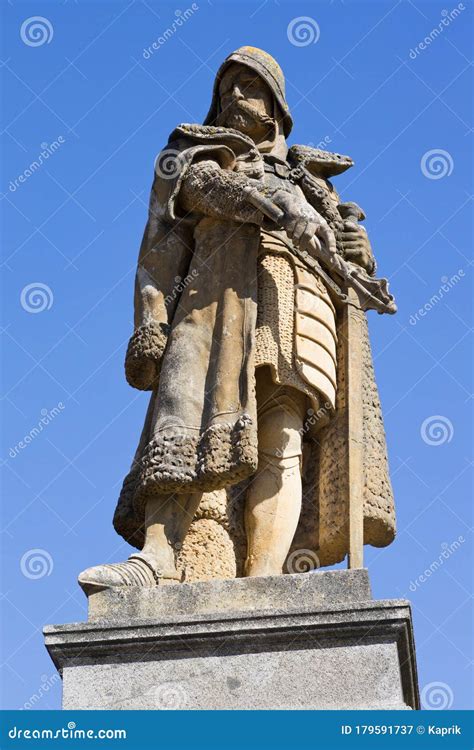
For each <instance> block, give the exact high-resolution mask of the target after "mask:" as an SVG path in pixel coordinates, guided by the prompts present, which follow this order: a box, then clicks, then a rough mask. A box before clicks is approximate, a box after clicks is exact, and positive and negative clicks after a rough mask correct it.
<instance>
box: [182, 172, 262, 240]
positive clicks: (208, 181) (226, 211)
mask: <svg viewBox="0 0 474 750" xmlns="http://www.w3.org/2000/svg"><path fill="white" fill-rule="evenodd" d="M248 185H249V180H248V178H247V177H244V176H243V175H241V174H238V173H236V172H231V171H229V170H225V169H221V167H219V166H218V164H216V162H214V161H211V160H206V161H201V162H197V163H195V164H192V165H191V166H190V167H189V169H188V171H187V173H186V177H185V179H184V180H183V184H182V186H181V191H180V204H181V206H182V208H183V209H184V210H185V211H189V212H196V211H198V212H200V213H202V214H204V215H205V216H213V217H215V218H216V219H228V220H230V221H241V222H248V223H251V224H257V225H258V226H261V225H262V224H263V220H264V217H263V214H262V213H261V212H260V211H258V210H257V209H256V208H254V206H252V205H250V203H248V201H247V199H246V197H245V194H244V193H243V188H244V187H247V186H248Z"/></svg>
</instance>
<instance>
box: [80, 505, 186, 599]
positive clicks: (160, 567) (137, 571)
mask: <svg viewBox="0 0 474 750" xmlns="http://www.w3.org/2000/svg"><path fill="white" fill-rule="evenodd" d="M200 500H201V493H189V494H188V495H166V496H156V497H154V498H150V499H149V500H148V501H147V503H146V507H145V544H144V546H143V549H142V551H141V552H136V553H135V554H133V555H131V556H130V557H129V559H128V560H127V561H126V562H123V563H106V564H104V565H96V566H95V567H93V568H87V570H84V571H83V572H82V573H81V574H80V575H79V585H80V586H81V587H82V588H83V589H84V591H85V592H86V594H87V595H90V594H93V593H95V592H96V591H101V590H102V589H107V588H115V587H123V586H141V587H150V586H156V584H160V583H172V582H174V581H179V580H180V578H179V575H178V572H177V570H176V565H175V549H176V545H177V544H181V543H182V541H183V540H184V537H185V536H186V533H187V531H188V529H189V526H190V525H191V521H192V520H193V516H194V513H195V512H196V510H197V507H198V505H199V502H200Z"/></svg>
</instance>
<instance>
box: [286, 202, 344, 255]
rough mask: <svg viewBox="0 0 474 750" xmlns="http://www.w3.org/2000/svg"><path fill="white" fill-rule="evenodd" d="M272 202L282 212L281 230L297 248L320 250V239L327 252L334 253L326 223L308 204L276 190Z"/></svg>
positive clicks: (334, 243) (330, 233) (332, 238)
mask: <svg viewBox="0 0 474 750" xmlns="http://www.w3.org/2000/svg"><path fill="white" fill-rule="evenodd" d="M272 201H273V203H276V205H277V206H278V207H279V208H281V210H282V211H283V219H282V226H283V229H284V230H285V232H286V233H287V235H288V237H289V238H290V239H291V240H292V242H294V244H295V245H296V246H297V247H300V248H301V249H302V250H309V251H310V250H311V249H313V250H314V249H316V250H320V248H321V243H320V240H321V239H322V240H323V241H324V243H325V245H326V247H327V248H328V249H329V250H332V251H334V252H335V251H336V241H335V238H334V234H333V232H332V231H331V229H330V227H329V225H328V223H327V222H326V220H325V219H324V217H323V216H321V214H319V213H318V212H317V211H316V210H315V209H314V208H313V207H312V206H311V205H310V204H309V203H307V202H306V201H305V200H302V199H300V198H298V196H296V195H293V194H292V193H288V192H286V191H285V190H277V191H276V193H274V195H273V196H272ZM311 240H312V241H313V243H311ZM310 243H311V244H313V248H311V245H310ZM314 245H316V248H314Z"/></svg>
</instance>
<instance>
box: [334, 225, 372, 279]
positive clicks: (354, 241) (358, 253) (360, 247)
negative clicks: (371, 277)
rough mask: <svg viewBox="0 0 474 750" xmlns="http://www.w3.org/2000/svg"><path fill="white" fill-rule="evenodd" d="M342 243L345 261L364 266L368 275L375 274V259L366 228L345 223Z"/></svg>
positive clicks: (341, 236) (341, 238)
mask: <svg viewBox="0 0 474 750" xmlns="http://www.w3.org/2000/svg"><path fill="white" fill-rule="evenodd" d="M340 242H341V244H342V248H343V250H344V258H345V260H348V261H350V262H351V263H356V264H357V265H358V266H362V268H365V270H366V271H367V272H368V273H373V272H374V270H375V258H374V254H373V252H372V246H371V244H370V240H369V238H368V236H367V232H366V231H365V229H364V227H362V226H360V224H355V223H354V222H352V221H345V222H344V230H343V232H342V234H341V235H340Z"/></svg>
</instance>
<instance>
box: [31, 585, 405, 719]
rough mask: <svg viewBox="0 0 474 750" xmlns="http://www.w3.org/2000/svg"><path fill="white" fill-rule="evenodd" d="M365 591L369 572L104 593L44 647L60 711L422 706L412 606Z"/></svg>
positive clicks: (52, 632)
mask: <svg viewBox="0 0 474 750" xmlns="http://www.w3.org/2000/svg"><path fill="white" fill-rule="evenodd" d="M337 582H339V583H340V587H339V589H338V586H337V585H336V584H337ZM285 587H286V590H285ZM172 589H174V591H172ZM150 594H151V595H150ZM140 597H144V600H143V601H141V602H140V601H139V598H140ZM341 597H344V599H345V602H344V603H342V602H341ZM369 597H370V591H369V587H368V579H367V575H366V572H365V571H332V572H327V573H323V574H321V573H316V574H300V575H286V576H281V577H271V578H261V579H257V578H255V579H241V580H234V581H223V582H221V584H220V586H216V583H215V582H212V583H211V582H209V583H196V584H183V585H181V586H174V587H163V588H161V589H160V588H159V587H158V589H156V590H154V591H153V592H152V593H151V592H145V591H143V590H141V591H134V592H131V593H130V594H127V593H124V594H123V598H122V599H121V600H120V602H119V601H118V599H114V595H112V594H110V593H108V594H107V595H106V596H105V597H104V598H103V600H102V601H101V602H99V601H95V602H91V615H92V618H96V617H98V616H99V615H100V614H101V615H102V616H103V615H106V616H107V617H108V619H107V620H105V619H90V620H89V622H87V623H76V624H68V625H56V626H47V627H46V628H45V637H46V646H47V648H48V650H49V652H50V654H51V657H52V658H53V661H54V662H55V664H56V666H57V667H58V669H60V670H61V672H62V676H63V682H64V694H63V707H64V708H67V709H88V708H92V709H101V708H105V709H117V708H118V709H168V708H171V709H172V708H175V709H268V708H270V709H278V708H280V709H298V708H305V709H342V708H348V709H351V708H352V709H363V708H367V709H368V708H379V709H387V708H398V709H406V708H417V707H418V694H417V680H416V664H415V654H414V645H413V634H412V626H411V613H410V607H409V604H408V602H406V601H398V600H393V601H392V600H387V601H373V600H370V598H369ZM127 598H128V601H127ZM119 605H120V606H119ZM172 607H173V609H172ZM123 610H125V611H128V615H127V616H126V618H125V621H124V619H123V612H122V611H123ZM153 613H154V616H152V615H153Z"/></svg>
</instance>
